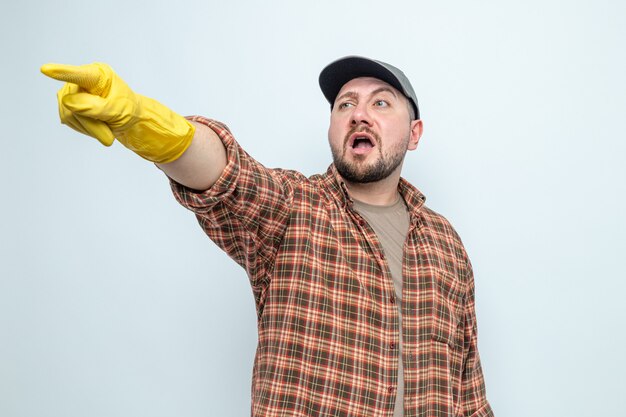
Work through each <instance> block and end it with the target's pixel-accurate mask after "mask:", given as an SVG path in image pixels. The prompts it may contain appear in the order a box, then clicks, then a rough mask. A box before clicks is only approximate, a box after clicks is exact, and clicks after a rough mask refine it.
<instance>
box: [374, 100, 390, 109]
mask: <svg viewBox="0 0 626 417" xmlns="http://www.w3.org/2000/svg"><path fill="white" fill-rule="evenodd" d="M374 106H376V107H387V106H389V103H388V102H387V101H386V100H376V101H375V102H374Z"/></svg>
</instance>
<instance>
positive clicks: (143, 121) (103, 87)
mask: <svg viewBox="0 0 626 417" xmlns="http://www.w3.org/2000/svg"><path fill="white" fill-rule="evenodd" d="M41 72H43V73H44V74H45V75H47V76H49V77H51V78H54V79H57V80H59V81H66V84H65V85H64V86H63V87H62V88H61V89H60V90H59V92H58V94H57V100H58V102H59V116H60V118H61V123H63V124H66V125H68V126H70V127H71V128H73V129H75V130H77V131H79V132H81V133H84V134H86V135H89V136H92V137H94V138H96V139H98V140H99V141H100V142H101V143H102V144H103V145H105V146H111V144H112V143H113V140H114V138H117V140H119V141H120V142H121V143H122V144H123V145H124V146H126V147H127V148H128V149H130V150H132V151H134V152H136V153H137V154H139V155H140V156H141V157H143V158H145V159H147V160H149V161H153V162H157V163H167V162H172V161H174V160H176V159H178V158H179V157H180V156H181V155H182V154H183V152H185V150H186V149H187V147H188V146H189V145H190V144H191V140H192V139H193V135H194V132H195V127H194V126H193V125H192V124H191V123H189V122H188V121H187V120H186V119H185V118H183V117H182V116H180V115H178V114H176V113H174V112H173V111H172V110H170V109H169V108H167V107H165V106H164V105H162V104H161V103H159V102H157V101H156V100H153V99H151V98H148V97H144V96H141V95H139V94H136V93H134V92H133V91H132V90H131V89H130V88H129V87H128V85H126V83H125V82H124V80H122V79H121V78H120V77H119V76H118V75H117V74H116V73H115V72H114V71H113V69H111V67H110V66H108V65H106V64H101V63H94V64H88V65H81V66H74V65H61V64H46V65H44V66H42V67H41Z"/></svg>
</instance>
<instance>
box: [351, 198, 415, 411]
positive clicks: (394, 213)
mask: <svg viewBox="0 0 626 417" xmlns="http://www.w3.org/2000/svg"><path fill="white" fill-rule="evenodd" d="M354 208H355V209H356V211H358V212H359V214H360V215H361V216H363V217H364V218H365V220H367V222H368V223H369V225H370V226H371V227H372V229H374V232H376V236H377V237H378V240H379V241H380V244H381V245H382V247H383V251H384V252H385V258H386V259H387V262H388V263H389V269H390V270H391V277H392V280H393V286H394V289H395V292H396V299H397V300H398V302H397V305H398V313H399V314H400V328H402V256H403V248H404V242H405V240H406V236H407V234H408V232H409V211H408V209H407V207H406V204H405V202H404V200H403V199H402V197H401V196H400V195H398V200H397V201H396V202H395V203H394V204H392V205H390V206H373V205H371V204H366V203H363V202H361V201H356V200H354ZM397 392H398V395H397V396H396V405H395V409H394V413H393V415H394V417H402V416H403V415H404V367H403V366H402V332H400V360H399V361H398V391H397Z"/></svg>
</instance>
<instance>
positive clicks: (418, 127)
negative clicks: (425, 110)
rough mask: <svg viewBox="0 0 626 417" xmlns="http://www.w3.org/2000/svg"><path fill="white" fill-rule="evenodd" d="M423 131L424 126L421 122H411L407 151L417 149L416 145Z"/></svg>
mask: <svg viewBox="0 0 626 417" xmlns="http://www.w3.org/2000/svg"><path fill="white" fill-rule="evenodd" d="M423 131H424V125H423V124H422V121H421V120H413V121H412V122H411V136H410V137H409V144H408V146H407V149H408V150H409V151H414V150H415V149H416V148H417V143H418V142H419V141H420V138H421V137H422V132H423Z"/></svg>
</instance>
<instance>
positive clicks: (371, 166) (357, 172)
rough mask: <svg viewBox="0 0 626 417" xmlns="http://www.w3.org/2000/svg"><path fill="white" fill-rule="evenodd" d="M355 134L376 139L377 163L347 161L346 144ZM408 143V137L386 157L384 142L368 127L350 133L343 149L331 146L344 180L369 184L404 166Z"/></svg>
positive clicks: (336, 165)
mask: <svg viewBox="0 0 626 417" xmlns="http://www.w3.org/2000/svg"><path fill="white" fill-rule="evenodd" d="M355 132H367V133H369V134H370V135H371V136H372V137H374V140H375V142H376V143H375V144H374V145H376V146H375V148H374V151H375V152H377V153H378V157H377V158H376V160H375V161H373V162H371V163H365V162H361V161H359V160H358V158H357V160H356V161H348V160H347V158H346V149H347V148H346V144H347V143H348V140H349V138H350V136H351V135H352V134H353V133H355ZM408 142H409V138H408V137H407V138H405V140H403V141H401V143H399V144H398V145H396V146H395V147H393V148H392V149H390V152H389V153H388V154H386V155H385V154H383V151H382V146H381V143H382V141H381V139H380V136H378V135H377V134H376V133H374V132H373V131H371V130H370V129H368V128H367V127H365V128H364V127H361V128H360V129H357V128H355V129H352V130H351V131H350V132H348V134H347V135H346V137H345V139H344V142H343V147H342V148H341V149H335V148H334V147H333V146H331V147H330V151H331V153H332V156H333V162H334V164H335V168H336V169H337V172H338V173H339V175H341V177H342V178H343V179H344V180H346V181H348V182H352V183H357V184H367V183H371V182H377V181H381V180H384V179H385V178H387V177H388V176H389V175H391V174H392V173H393V172H394V171H395V170H396V169H397V168H398V167H399V166H400V165H401V164H402V161H403V160H404V156H405V155H406V152H407V144H408Z"/></svg>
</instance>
